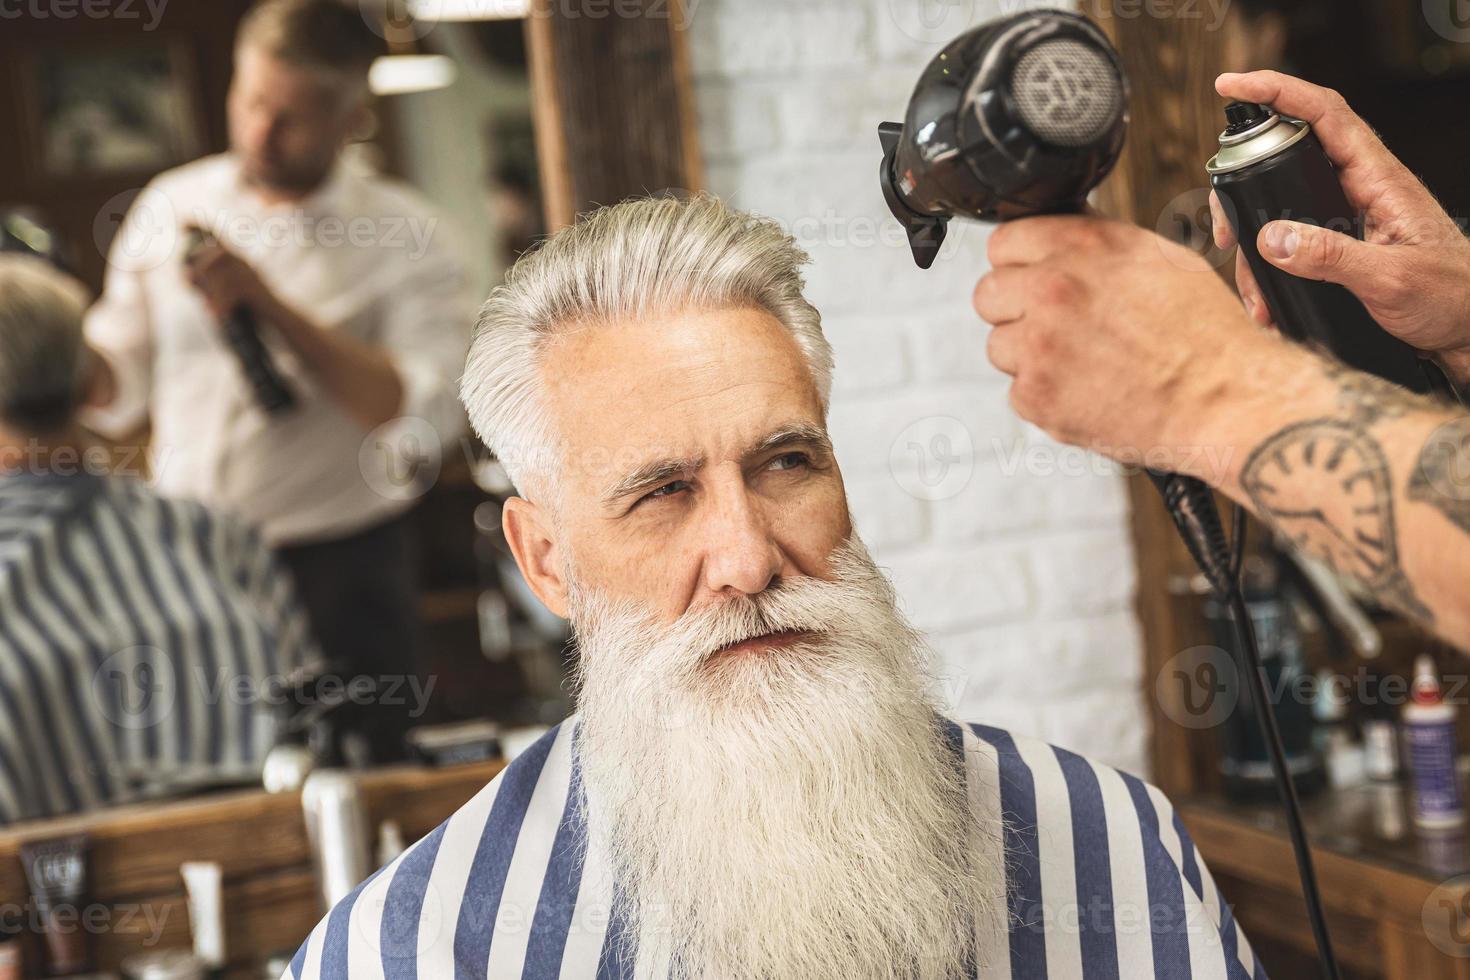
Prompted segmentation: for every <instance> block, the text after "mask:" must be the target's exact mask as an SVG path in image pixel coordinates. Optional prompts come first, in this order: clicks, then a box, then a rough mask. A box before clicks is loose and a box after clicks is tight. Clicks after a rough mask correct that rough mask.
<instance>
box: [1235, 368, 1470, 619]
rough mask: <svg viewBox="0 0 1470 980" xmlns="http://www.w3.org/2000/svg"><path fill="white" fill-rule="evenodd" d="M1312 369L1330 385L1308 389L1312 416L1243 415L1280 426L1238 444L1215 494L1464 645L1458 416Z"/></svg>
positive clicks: (1465, 567)
mask: <svg viewBox="0 0 1470 980" xmlns="http://www.w3.org/2000/svg"><path fill="white" fill-rule="evenodd" d="M1316 363H1317V364H1318V365H1320V363H1321V362H1316ZM1319 370H1321V372H1322V376H1323V377H1324V378H1325V379H1326V380H1327V381H1328V382H1329V383H1330V386H1331V387H1330V388H1327V387H1325V386H1317V387H1316V388H1314V389H1313V391H1314V394H1313V395H1312V397H1311V399H1308V400H1309V401H1312V403H1313V404H1314V405H1316V410H1315V411H1310V410H1309V411H1307V412H1300V411H1297V412H1296V413H1295V414H1297V415H1298V417H1297V418H1294V419H1291V420H1290V421H1285V419H1287V418H1290V416H1291V415H1292V414H1293V411H1292V405H1293V404H1294V403H1293V402H1292V401H1291V400H1290V399H1279V407H1277V408H1272V409H1262V410H1257V411H1256V412H1254V413H1253V417H1256V418H1259V417H1260V416H1264V415H1268V414H1269V415H1275V416H1276V421H1277V422H1278V423H1280V422H1282V421H1285V424H1277V425H1272V426H1269V427H1265V428H1262V429H1261V430H1260V431H1261V432H1262V433H1263V435H1262V436H1260V437H1259V438H1254V439H1251V440H1250V444H1251V445H1252V447H1253V448H1252V449H1251V450H1250V452H1249V454H1248V455H1247V457H1246V459H1245V462H1244V463H1243V464H1242V466H1241V468H1240V470H1239V472H1238V474H1237V480H1238V484H1237V485H1236V486H1226V487H1225V488H1224V489H1226V490H1227V492H1233V493H1234V495H1236V496H1238V497H1239V496H1243V497H1244V498H1245V499H1246V500H1247V502H1248V503H1249V505H1250V507H1251V509H1252V510H1253V511H1255V513H1256V514H1257V516H1259V517H1260V518H1261V519H1262V520H1264V521H1265V522H1266V523H1268V524H1269V525H1270V526H1271V527H1272V528H1274V529H1275V530H1276V531H1278V532H1279V533H1281V534H1282V535H1284V536H1286V537H1287V538H1289V539H1290V540H1292V541H1293V542H1295V544H1296V545H1297V546H1298V547H1299V548H1301V549H1302V550H1303V551H1304V552H1305V553H1306V554H1308V555H1310V556H1312V557H1314V558H1317V559H1319V560H1321V561H1323V562H1324V563H1325V564H1327V565H1328V566H1329V567H1331V568H1333V569H1334V570H1335V571H1337V572H1339V573H1341V574H1342V575H1345V576H1347V577H1349V578H1351V579H1354V580H1356V581H1357V582H1358V583H1359V584H1360V585H1362V586H1363V587H1364V588H1365V589H1366V590H1368V591H1369V593H1371V594H1372V595H1373V596H1375V597H1376V598H1377V599H1378V600H1379V601H1380V602H1382V603H1383V604H1384V605H1386V606H1389V607H1391V608H1393V609H1395V610H1397V611H1399V612H1401V613H1403V614H1404V615H1406V616H1408V617H1410V618H1412V619H1414V620H1417V621H1419V622H1420V623H1423V624H1425V625H1426V626H1429V627H1431V628H1433V629H1436V630H1437V631H1439V632H1440V633H1441V634H1442V635H1444V636H1446V637H1447V638H1449V639H1451V640H1453V641H1457V642H1459V643H1461V644H1465V645H1470V608H1467V607H1470V417H1466V416H1465V415H1463V414H1462V413H1460V412H1457V410H1456V409H1453V408H1451V407H1449V406H1447V405H1444V404H1441V403H1438V402H1434V401H1430V400H1428V399H1424V398H1420V397H1418V396H1416V395H1413V394H1411V393H1409V392H1406V391H1404V390H1402V389H1400V388H1397V387H1395V386H1393V385H1391V384H1388V383H1387V382H1384V381H1381V380H1379V379H1378V378H1375V377H1373V376H1371V375H1366V374H1361V373H1358V372H1356V371H1349V370H1346V369H1342V368H1338V367H1332V366H1327V367H1320V368H1319ZM1332 396H1335V397H1332ZM1257 401H1258V403H1260V402H1261V401H1262V400H1261V399H1259V398H1258V399H1257ZM1260 420H1261V421H1264V419H1260ZM1461 583H1464V585H1463V587H1462V586H1461Z"/></svg>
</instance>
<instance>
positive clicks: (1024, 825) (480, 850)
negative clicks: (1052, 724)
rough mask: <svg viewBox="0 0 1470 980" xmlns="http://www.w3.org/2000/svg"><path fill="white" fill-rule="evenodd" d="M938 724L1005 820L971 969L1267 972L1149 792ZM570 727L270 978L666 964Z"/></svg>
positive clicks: (616, 970)
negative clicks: (595, 802)
mask: <svg viewBox="0 0 1470 980" xmlns="http://www.w3.org/2000/svg"><path fill="white" fill-rule="evenodd" d="M945 724H946V728H947V732H948V734H949V738H950V741H951V744H952V745H953V747H954V749H955V750H956V752H957V753H963V757H964V762H965V766H966V773H967V778H968V783H969V790H970V795H971V800H972V801H973V803H974V806H975V807H976V809H977V812H988V813H994V812H996V808H997V807H998V808H999V809H1000V812H1001V813H1002V814H1003V815H1004V818H1005V820H1004V824H1005V831H1004V835H1003V840H1002V841H1000V842H998V843H997V846H998V847H1003V848H1004V850H1005V859H1006V866H1007V868H1008V875H1009V882H1008V886H1007V887H1006V889H1005V892H1006V894H1005V897H1004V901H1005V902H1006V904H1007V907H1008V909H1009V913H1010V914H1009V916H1008V923H1007V922H1001V921H999V920H997V921H995V922H994V923H991V924H989V925H987V926H985V927H982V928H983V930H984V932H983V933H982V935H980V936H979V937H978V939H979V947H980V948H982V949H990V950H996V951H1000V952H999V953H998V954H997V955H993V956H992V957H991V959H992V960H993V962H987V963H985V964H983V965H982V966H981V967H980V969H979V970H978V972H977V976H978V977H984V978H986V980H990V978H998V980H1051V978H1055V980H1073V978H1085V980H1105V978H1112V980H1138V978H1156V980H1182V978H1197V980H1264V977H1265V975H1266V974H1265V971H1264V970H1263V969H1262V968H1261V967H1260V965H1259V964H1258V963H1257V962H1256V960H1255V957H1254V955H1253V954H1252V952H1251V948H1250V945H1249V943H1247V942H1246V938H1245V935H1244V933H1242V932H1241V930H1240V927H1239V926H1238V925H1237V924H1236V922H1235V920H1234V918H1233V917H1232V915H1231V912H1230V908H1229V906H1227V905H1226V904H1225V903H1224V901H1223V900H1222V899H1221V897H1220V894H1219V892H1218V891H1217V890H1216V889H1215V885H1214V882H1213V881H1212V880H1211V879H1210V874H1209V871H1208V870H1207V869H1206V868H1205V866H1204V862H1203V861H1202V860H1201V858H1200V855H1199V852H1198V851H1197V850H1196V849H1195V846H1194V843H1193V841H1191V840H1190V838H1189V834H1188V833H1186V832H1185V830H1184V826H1183V825H1182V824H1181V823H1180V821H1179V819H1178V817H1177V816H1176V815H1175V813H1174V810H1173V808H1172V807H1171V806H1170V805H1169V802H1168V801H1167V800H1166V799H1165V798H1164V796H1163V794H1162V793H1160V792H1159V791H1158V790H1157V789H1155V788H1154V787H1152V786H1149V785H1147V784H1146V783H1144V782H1142V781H1141V780H1139V779H1137V778H1135V777H1133V776H1130V775H1127V774H1125V773H1121V772H1118V771H1117V770H1115V769H1111V768H1109V767H1107V766H1102V765H1098V764H1096V763H1093V762H1089V761H1088V760H1086V759H1084V758H1082V757H1081V756H1078V755H1074V754H1073V753H1071V752H1066V751H1063V750H1061V749H1057V748H1054V747H1052V746H1049V745H1046V744H1044V743H1041V742H1037V741H1033V740H1029V739H1024V738H1021V737H1019V736H1013V735H1010V734H1008V733H1007V732H1004V731H1001V730H1000V729H996V728H988V727H985V726H983V725H959V724H956V723H954V722H948V721H946V723H945ZM575 731H576V718H575V716H574V717H572V718H570V719H568V720H567V721H565V722H563V723H562V724H561V725H559V726H558V727H557V728H555V729H553V730H552V731H551V732H549V733H547V735H545V736H544V737H543V738H541V739H540V740H539V741H538V742H536V743H535V744H534V745H533V746H532V747H531V748H529V749H527V750H526V751H525V753H523V754H522V755H520V756H519V757H517V758H516V760H515V761H514V762H512V763H511V765H510V766H508V767H507V768H506V769H505V770H504V771H503V772H502V773H501V774H500V775H499V776H497V777H496V778H495V779H494V780H493V781H492V782H491V783H490V784H489V785H487V786H486V787H485V788H484V789H483V790H481V791H480V793H479V794H477V795H476V796H475V797H474V799H472V800H471V801H470V802H469V803H467V804H465V806H464V807H463V808H462V809H461V810H459V812H457V813H456V814H454V815H453V816H452V817H450V818H449V820H447V821H445V823H443V824H441V825H440V826H439V828H438V829H436V830H435V831H433V832H432V833H431V834H429V835H428V836H427V837H425V838H424V839H423V840H420V841H418V842H417V843H416V844H415V845H414V846H413V847H411V848H409V849H408V850H407V851H406V852H405V853H404V854H403V855H401V856H400V857H399V858H398V859H396V860H395V861H393V862H392V863H390V864H389V865H387V866H386V867H384V868H383V869H381V870H379V871H378V872H377V873H376V874H374V875H373V876H372V877H371V878H369V879H368V880H367V881H366V882H364V883H363V884H362V886H361V887H359V888H358V889H357V890H356V891H355V892H353V893H352V894H351V895H349V896H348V897H347V898H346V899H344V900H343V901H342V902H341V903H339V904H338V905H337V907H336V908H334V909H332V910H331V912H329V913H328V915H327V917H326V918H325V919H323V920H322V921H321V923H320V924H319V925H318V926H317V927H316V929H315V931H313V932H312V933H311V936H310V937H309V938H308V939H307V941H306V942H305V943H304V944H303V945H302V947H301V948H300V950H298V951H297V953H296V957H295V959H293V960H292V962H291V965H290V968H289V969H288V970H287V972H286V973H285V974H284V976H283V977H282V980H338V978H345V977H351V978H352V980H368V978H385V980H386V978H393V980H411V978H424V980H429V978H433V980H439V978H448V977H455V978H470V977H476V978H478V977H490V978H494V980H506V978H513V977H523V978H527V980H553V978H560V980H611V978H619V980H621V978H643V977H664V976H666V975H667V970H666V965H665V962H664V961H663V960H662V958H661V957H660V956H659V953H658V950H657V947H656V945H655V944H654V943H651V942H650V943H639V942H637V941H636V940H630V939H627V938H625V937H626V935H627V930H626V929H625V928H623V920H622V918H621V917H620V915H619V903H617V902H616V901H615V892H614V887H613V885H614V883H613V882H612V881H611V880H610V875H609V872H608V869H607V866H606V862H605V860H604V859H603V857H602V856H601V855H600V854H599V853H598V852H597V850H596V847H595V842H594V841H592V840H590V839H589V837H588V835H586V834H585V833H584V830H583V826H582V823H581V820H580V817H579V810H578V807H577V806H576V805H575V804H576V801H577V799H578V795H579V772H578V767H577V766H576V765H575V761H574V751H573V748H574V735H575ZM712 887H718V885H717V884H714V885H712ZM997 890H999V888H998V889H997ZM997 898H1000V896H997ZM793 980H796V978H793Z"/></svg>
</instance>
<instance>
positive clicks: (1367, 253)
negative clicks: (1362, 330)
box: [1256, 221, 1383, 292]
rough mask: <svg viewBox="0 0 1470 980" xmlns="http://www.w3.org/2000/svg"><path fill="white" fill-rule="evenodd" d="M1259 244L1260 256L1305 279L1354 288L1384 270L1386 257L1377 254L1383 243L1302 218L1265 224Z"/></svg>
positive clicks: (1354, 289) (1258, 240) (1279, 267)
mask: <svg viewBox="0 0 1470 980" xmlns="http://www.w3.org/2000/svg"><path fill="white" fill-rule="evenodd" d="M1256 247H1257V248H1259V249H1260V251H1261V257H1262V258H1264V259H1265V260H1266V261H1267V262H1270V263H1271V264H1272V265H1274V266H1276V267H1277V268H1278V269H1284V270H1286V271H1287V272H1290V273H1291V274H1292V275H1294V276H1301V277H1302V278H1303V279H1320V280H1323V281H1325V282H1335V283H1337V284H1338V285H1340V286H1346V287H1347V288H1348V289H1350V290H1353V291H1354V292H1357V291H1358V288H1357V287H1359V286H1360V285H1363V284H1364V283H1365V281H1366V280H1369V279H1371V278H1374V277H1377V276H1381V275H1382V274H1383V259H1382V257H1381V256H1379V255H1378V254H1376V253H1377V250H1378V249H1379V248H1380V247H1381V246H1377V245H1369V244H1368V243H1366V242H1360V241H1358V240H1357V239H1356V238H1353V237H1352V236H1351V235H1345V234H1343V233H1342V232H1339V231H1333V230H1331V229H1329V228H1322V227H1319V226H1317V225H1309V224H1303V223H1301V222H1299V221H1273V222H1271V223H1270V224H1268V225H1266V227H1264V228H1262V229H1261V235H1260V238H1258V239H1257V240H1256Z"/></svg>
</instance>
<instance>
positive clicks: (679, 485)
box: [643, 480, 689, 500]
mask: <svg viewBox="0 0 1470 980" xmlns="http://www.w3.org/2000/svg"><path fill="white" fill-rule="evenodd" d="M688 486H689V481H687V480H674V481H672V482H670V483H665V484H664V485H663V486H661V487H659V488H658V489H657V490H654V491H652V492H650V493H647V494H644V496H643V499H644V500H656V499H658V498H659V497H672V496H673V495H674V494H676V493H678V492H679V491H680V490H684V489H686V488H687V487H688Z"/></svg>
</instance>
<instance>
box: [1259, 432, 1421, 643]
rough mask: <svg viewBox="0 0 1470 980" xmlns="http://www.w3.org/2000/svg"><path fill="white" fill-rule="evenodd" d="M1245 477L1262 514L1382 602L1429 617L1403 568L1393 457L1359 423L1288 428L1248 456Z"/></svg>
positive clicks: (1305, 548) (1304, 547)
mask: <svg viewBox="0 0 1470 980" xmlns="http://www.w3.org/2000/svg"><path fill="white" fill-rule="evenodd" d="M1241 483H1242V485H1243V486H1244V488H1245V491H1246V493H1248V494H1250V498H1251V501H1252V503H1254V504H1255V506H1256V509H1257V512H1258V513H1259V514H1260V515H1261V516H1262V517H1265V518H1267V519H1268V520H1269V521H1270V523H1271V524H1272V525H1273V526H1274V527H1275V528H1276V530H1278V531H1279V532H1280V533H1281V534H1283V535H1285V536H1286V537H1288V538H1290V539H1291V540H1292V541H1293V542H1294V543H1295V544H1296V545H1297V546H1298V547H1299V548H1301V549H1302V550H1303V551H1304V552H1306V553H1307V554H1312V555H1316V556H1318V557H1320V558H1321V559H1322V560H1323V561H1325V562H1326V563H1327V564H1328V565H1329V566H1330V567H1331V568H1333V569H1334V570H1336V571H1338V572H1340V573H1342V574H1344V575H1347V576H1349V577H1351V578H1353V579H1355V580H1357V581H1358V582H1360V583H1361V584H1362V585H1364V586H1365V587H1367V588H1368V589H1369V590H1371V591H1372V593H1373V595H1374V596H1376V597H1377V598H1378V599H1379V600H1380V601H1382V602H1383V603H1384V604H1385V605H1389V606H1393V607H1394V608H1397V609H1399V610H1401V611H1403V612H1405V613H1407V614H1409V615H1411V616H1417V617H1420V618H1421V619H1425V620H1427V619H1428V618H1429V616H1430V614H1429V610H1428V609H1426V608H1425V607H1424V605H1423V603H1421V602H1420V601H1419V599H1418V597H1417V596H1415V595H1414V591H1413V588H1412V587H1411V586H1410V584H1409V581H1408V579H1407V578H1406V577H1405V576H1404V573H1403V569H1402V568H1400V567H1399V556H1398V539H1397V537H1396V532H1395V529H1394V522H1393V497H1392V490H1391V487H1390V485H1389V471H1388V460H1387V458H1385V456H1384V455H1383V450H1382V449H1380V448H1379V446H1378V443H1377V442H1376V441H1375V440H1374V439H1372V438H1371V437H1370V436H1368V435H1367V434H1366V433H1365V432H1363V431H1362V429H1361V428H1360V427H1358V426H1355V425H1353V424H1351V423H1348V422H1339V421H1335V420H1332V419H1319V420H1317V421H1313V422H1300V423H1298V424H1296V425H1293V426H1289V427H1288V428H1285V429H1283V430H1281V431H1280V432H1278V433H1277V434H1276V435H1275V436H1273V437H1272V438H1271V439H1269V440H1267V441H1266V442H1265V443H1263V444H1262V445H1261V446H1260V447H1259V448H1257V449H1256V451H1255V452H1253V453H1252V454H1251V457H1250V459H1248V460H1247V461H1246V464H1245V468H1244V470H1243V471H1242V474H1241ZM1303 483H1305V484H1306V485H1309V486H1311V487H1313V488H1314V490H1313V492H1312V494H1311V495H1310V496H1308V495H1306V494H1303V493H1302V492H1301V490H1300V487H1301V486H1302V484H1303Z"/></svg>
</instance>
